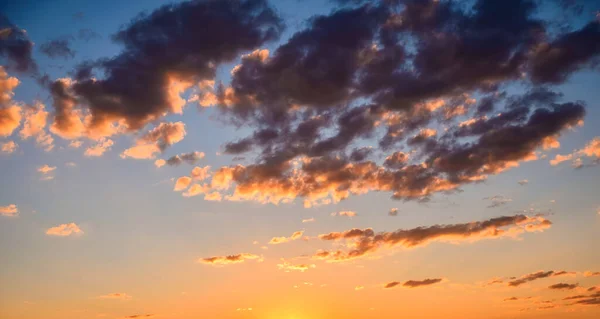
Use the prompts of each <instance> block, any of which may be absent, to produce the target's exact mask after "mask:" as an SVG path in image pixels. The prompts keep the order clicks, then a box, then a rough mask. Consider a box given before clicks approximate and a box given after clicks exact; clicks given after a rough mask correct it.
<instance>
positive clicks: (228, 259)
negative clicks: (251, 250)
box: [198, 253, 262, 266]
mask: <svg viewBox="0 0 600 319" xmlns="http://www.w3.org/2000/svg"><path fill="white" fill-rule="evenodd" d="M246 260H258V261H261V260H262V257H260V256H258V255H254V254H248V253H243V254H237V255H229V256H215V257H208V258H202V259H200V260H198V262H199V263H202V264H207V265H213V266H222V265H230V264H239V263H243V262H245V261H246Z"/></svg>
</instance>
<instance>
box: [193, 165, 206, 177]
mask: <svg viewBox="0 0 600 319" xmlns="http://www.w3.org/2000/svg"><path fill="white" fill-rule="evenodd" d="M209 177H210V166H204V167H198V166H196V167H194V169H192V179H193V180H195V181H203V180H205V179H207V178H209Z"/></svg>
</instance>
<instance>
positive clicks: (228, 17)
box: [72, 0, 283, 130]
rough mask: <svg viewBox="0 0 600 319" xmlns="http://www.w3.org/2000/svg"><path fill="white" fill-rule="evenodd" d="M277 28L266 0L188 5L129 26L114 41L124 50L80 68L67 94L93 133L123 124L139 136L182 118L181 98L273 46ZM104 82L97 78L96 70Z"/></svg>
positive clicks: (162, 10) (138, 19)
mask: <svg viewBox="0 0 600 319" xmlns="http://www.w3.org/2000/svg"><path fill="white" fill-rule="evenodd" d="M282 29H283V26H282V22H281V20H280V18H279V17H278V16H277V14H276V13H275V12H274V11H273V10H272V9H271V8H270V7H269V6H268V4H267V2H266V1H265V0H242V1H234V0H224V1H210V0H207V1H189V2H183V3H179V4H172V5H165V6H163V7H161V8H159V9H157V10H155V11H153V12H151V13H150V14H142V15H139V16H138V17H136V18H135V19H133V20H132V21H131V22H130V23H129V24H128V25H126V26H125V27H124V28H122V29H121V30H120V31H119V32H118V33H117V34H115V35H114V36H113V39H114V41H115V42H116V43H118V44H121V45H122V46H123V47H124V50H123V51H122V52H121V53H120V54H118V55H116V56H114V57H112V58H108V59H102V60H97V61H90V62H87V63H84V64H82V65H81V66H80V67H79V68H78V69H77V70H76V72H75V74H76V77H75V79H76V80H77V81H76V82H75V83H73V85H72V90H73V95H74V97H75V98H77V100H78V102H79V103H80V104H82V105H84V106H85V107H86V108H87V109H88V110H89V112H90V114H91V123H90V125H91V126H92V127H94V126H100V125H104V124H105V123H106V122H111V123H112V122H114V121H119V120H124V121H125V124H126V125H127V127H128V128H129V129H130V130H133V129H140V128H141V127H143V126H144V125H145V124H146V123H148V122H150V121H153V120H155V119H157V118H159V117H161V116H163V114H164V113H166V112H173V113H181V111H182V110H181V109H182V107H183V106H184V105H185V101H184V100H182V99H181V98H180V97H179V94H180V93H182V92H183V91H185V90H186V89H187V88H189V87H191V86H192V85H194V84H196V83H197V82H199V81H202V80H212V79H213V78H214V76H215V72H216V68H217V66H218V65H219V64H220V63H223V62H228V61H231V60H233V59H235V58H236V57H238V56H239V55H240V54H241V53H242V52H244V51H247V50H252V49H254V48H256V47H258V46H260V45H262V44H264V43H266V42H267V41H270V40H273V39H276V38H277V37H278V36H279V34H280V32H281V31H282ZM95 70H99V71H101V72H102V73H103V74H105V76H104V77H102V78H99V79H95V76H94V71H95Z"/></svg>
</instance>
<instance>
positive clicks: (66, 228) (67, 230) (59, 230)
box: [46, 223, 83, 237]
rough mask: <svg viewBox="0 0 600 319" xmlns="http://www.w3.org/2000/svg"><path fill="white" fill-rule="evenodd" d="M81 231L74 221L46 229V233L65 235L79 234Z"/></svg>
mask: <svg viewBox="0 0 600 319" xmlns="http://www.w3.org/2000/svg"><path fill="white" fill-rule="evenodd" d="M80 234H83V231H82V230H81V229H80V228H79V226H77V224H75V223H69V224H61V225H58V226H56V227H51V228H49V229H48V230H46V235H50V236H59V237H67V236H71V235H80Z"/></svg>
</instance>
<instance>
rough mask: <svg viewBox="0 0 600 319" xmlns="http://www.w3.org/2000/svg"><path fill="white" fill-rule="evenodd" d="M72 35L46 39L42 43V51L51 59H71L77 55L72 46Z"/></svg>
mask: <svg viewBox="0 0 600 319" xmlns="http://www.w3.org/2000/svg"><path fill="white" fill-rule="evenodd" d="M71 40H72V37H62V38H58V39H53V40H49V41H46V42H44V43H42V44H41V45H40V52H41V53H42V54H44V55H46V56H47V57H49V58H51V59H55V58H63V59H69V58H74V57H75V51H74V50H73V49H72V48H71Z"/></svg>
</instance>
